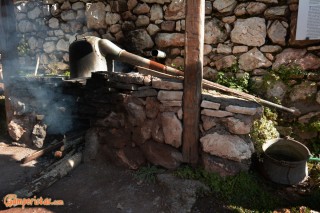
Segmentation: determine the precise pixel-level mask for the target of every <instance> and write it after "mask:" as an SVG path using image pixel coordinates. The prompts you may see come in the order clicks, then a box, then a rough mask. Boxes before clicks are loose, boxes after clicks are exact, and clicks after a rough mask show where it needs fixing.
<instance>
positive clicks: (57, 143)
mask: <svg viewBox="0 0 320 213" xmlns="http://www.w3.org/2000/svg"><path fill="white" fill-rule="evenodd" d="M63 143H64V141H63V140H62V141H57V140H54V142H53V143H52V144H51V145H50V146H48V147H46V148H43V149H41V150H38V151H36V152H34V153H31V154H30V155H28V156H27V157H25V158H23V159H22V160H21V163H22V164H25V163H28V162H30V161H32V160H35V159H37V158H39V157H41V156H42V155H44V154H45V153H48V152H50V151H52V150H54V149H57V148H59V147H61V146H62V145H63Z"/></svg>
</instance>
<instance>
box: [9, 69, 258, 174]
mask: <svg viewBox="0 0 320 213" xmlns="http://www.w3.org/2000/svg"><path fill="white" fill-rule="evenodd" d="M12 82H15V83H13V84H10V85H8V93H9V94H8V95H9V99H8V101H9V103H8V104H9V105H10V108H8V109H10V112H8V115H10V117H9V118H8V121H9V125H8V129H9V135H10V136H11V138H12V139H13V140H14V141H16V142H19V143H21V144H26V145H28V146H29V147H33V148H36V149H39V148H42V147H45V146H47V145H48V144H50V143H51V142H52V140H53V138H55V137H56V136H59V137H60V136H61V135H68V134H69V133H72V132H73V131H79V130H81V131H83V130H85V132H86V135H85V150H84V160H85V161H91V160H95V159H96V158H97V157H98V156H103V157H104V158H106V159H107V160H108V161H111V162H114V163H115V164H117V165H120V166H124V167H126V168H129V169H138V168H139V167H141V166H142V165H145V164H146V163H147V162H149V163H152V164H154V165H159V166H162V167H164V168H167V169H176V168H177V167H179V166H180V164H182V163H184V162H183V158H182V132H183V120H182V117H183V110H182V102H183V82H182V81H181V80H177V79H166V78H158V77H152V76H150V75H142V74H139V73H137V72H130V73H111V72H95V73H93V74H92V77H91V78H90V79H87V80H86V81H83V82H79V81H75V80H67V81H65V80H63V79H62V78H61V77H16V78H14V79H13V81H12ZM261 115H262V107H261V106H260V105H259V104H257V103H255V102H252V101H247V100H243V99H240V98H235V97H232V96H226V95H222V94H220V93H217V92H215V91H208V90H206V91H204V92H203V94H202V102H201V121H200V126H199V132H200V140H199V156H200V162H199V163H201V165H202V166H203V167H204V168H205V169H206V170H208V171H213V172H217V173H219V174H220V175H222V176H226V175H234V174H236V173H238V172H240V171H247V170H248V169H249V166H250V164H251V156H252V154H253V153H254V152H255V149H254V144H253V141H252V140H251V138H250V137H249V133H250V131H251V129H252V126H253V122H254V121H255V120H256V119H259V118H260V117H261Z"/></svg>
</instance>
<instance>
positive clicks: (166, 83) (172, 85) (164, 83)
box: [152, 78, 183, 90]
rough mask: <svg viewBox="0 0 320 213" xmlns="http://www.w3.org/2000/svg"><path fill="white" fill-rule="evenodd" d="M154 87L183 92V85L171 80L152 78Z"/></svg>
mask: <svg viewBox="0 0 320 213" xmlns="http://www.w3.org/2000/svg"><path fill="white" fill-rule="evenodd" d="M152 87H153V88H156V89H162V90H182V89H183V83H182V82H177V81H173V80H170V79H160V78H152Z"/></svg>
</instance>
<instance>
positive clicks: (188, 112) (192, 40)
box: [182, 0, 205, 165]
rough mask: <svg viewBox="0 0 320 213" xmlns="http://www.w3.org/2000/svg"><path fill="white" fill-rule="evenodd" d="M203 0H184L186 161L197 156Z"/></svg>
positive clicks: (196, 159)
mask: <svg viewBox="0 0 320 213" xmlns="http://www.w3.org/2000/svg"><path fill="white" fill-rule="evenodd" d="M204 18H205V0H186V33H185V73H184V92H183V145H182V154H183V159H184V161H185V162H188V163H191V164H193V165H195V164H197V162H198V158H199V150H198V143H199V120H200V101H201V90H202V85H201V83H202V73H203V43H204Z"/></svg>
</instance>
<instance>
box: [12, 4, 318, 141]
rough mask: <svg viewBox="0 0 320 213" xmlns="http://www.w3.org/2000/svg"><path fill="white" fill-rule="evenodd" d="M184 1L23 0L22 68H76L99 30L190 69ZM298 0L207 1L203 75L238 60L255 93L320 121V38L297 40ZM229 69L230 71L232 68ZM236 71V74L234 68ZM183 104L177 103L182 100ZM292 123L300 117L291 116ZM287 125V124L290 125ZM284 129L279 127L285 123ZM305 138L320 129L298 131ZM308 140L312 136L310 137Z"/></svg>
mask: <svg viewBox="0 0 320 213" xmlns="http://www.w3.org/2000/svg"><path fill="white" fill-rule="evenodd" d="M185 2H186V1H185V0H128V1H125V0H118V1H112V0H107V1H97V0H94V1H88V0H70V1H60V0H43V1H36V0H32V1H28V2H25V1H24V2H18V3H16V18H17V29H18V36H19V38H20V44H19V47H20V50H21V53H20V64H21V69H22V71H34V67H35V64H36V61H37V58H39V59H40V68H39V73H55V74H61V73H63V72H64V71H66V70H69V66H68V62H69V53H68V47H69V45H70V44H71V43H72V42H73V41H74V40H75V39H77V38H79V37H82V36H86V35H93V36H97V37H101V38H106V39H109V40H111V41H112V42H115V43H116V44H117V45H119V46H120V47H122V48H124V49H126V50H128V51H130V52H134V53H136V54H139V55H141V56H144V57H147V58H149V57H150V52H151V50H152V49H160V50H162V51H164V52H165V53H166V55H167V57H166V59H164V60H163V62H164V63H165V64H167V65H170V66H174V67H176V68H183V67H184V59H183V56H184V32H185V27H186V26H185ZM298 3H299V1H298V0H287V1H280V0H255V1H254V0H252V1H236V0H228V1H225V0H207V1H206V3H205V14H206V18H205V38H204V78H206V79H210V80H213V81H214V80H215V79H216V78H217V73H218V72H226V70H227V69H228V68H230V67H232V66H234V65H235V64H237V65H238V66H239V68H240V71H239V72H238V73H237V74H236V76H237V77H239V76H240V77H241V76H243V75H244V74H246V73H247V74H249V76H250V82H251V84H252V85H254V86H255V88H256V89H255V90H254V91H253V93H255V94H258V95H259V96H262V97H263V98H265V99H268V100H271V101H277V102H281V103H282V104H283V105H285V106H287V107H295V108H297V109H299V110H300V112H301V116H307V117H310V116H311V115H314V116H311V117H310V119H309V121H310V122H311V121H315V120H319V119H320V117H319V116H316V115H317V112H319V111H320V98H319V97H320V89H319V87H320V73H319V68H320V58H319V55H320V52H319V51H320V46H319V42H320V41H318V40H315V41H297V40H295V32H296V25H297V13H298ZM281 65H284V66H286V67H289V66H299V67H300V68H301V69H302V71H303V73H302V74H299V75H292V76H289V79H288V81H287V82H283V81H282V80H281V79H280V80H276V81H274V82H272V83H271V84H270V85H267V86H266V87H261V84H262V82H263V81H264V77H265V76H266V75H267V74H268V73H269V72H270V70H271V69H279V68H280V67H281ZM225 74H227V75H229V74H230V73H225ZM231 74H232V73H231ZM177 104H178V102H176V105H177ZM283 118H284V120H286V121H287V122H288V124H289V125H290V124H292V122H296V121H297V122H298V123H299V117H295V116H287V115H284V117H283ZM283 127H284V128H287V127H288V125H284V126H283ZM283 127H280V128H283ZM293 132H294V133H295V134H296V135H295V137H297V139H300V140H301V141H305V140H310V139H315V138H317V137H319V132H308V133H306V132H302V131H301V129H300V128H296V129H293ZM306 142H307V141H306Z"/></svg>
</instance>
